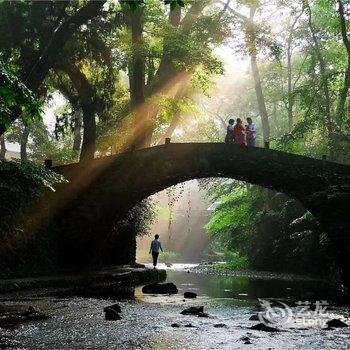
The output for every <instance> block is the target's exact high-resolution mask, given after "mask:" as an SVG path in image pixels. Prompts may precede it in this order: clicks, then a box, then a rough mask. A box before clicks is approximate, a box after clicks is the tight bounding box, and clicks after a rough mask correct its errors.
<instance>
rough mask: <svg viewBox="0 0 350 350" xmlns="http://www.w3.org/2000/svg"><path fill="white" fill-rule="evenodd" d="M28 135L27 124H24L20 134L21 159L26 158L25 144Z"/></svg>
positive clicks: (26, 143)
mask: <svg viewBox="0 0 350 350" xmlns="http://www.w3.org/2000/svg"><path fill="white" fill-rule="evenodd" d="M28 137H29V127H28V126H27V125H25V126H24V129H23V132H22V135H21V145H20V146H21V149H20V151H21V160H27V159H28V154H27V145H28Z"/></svg>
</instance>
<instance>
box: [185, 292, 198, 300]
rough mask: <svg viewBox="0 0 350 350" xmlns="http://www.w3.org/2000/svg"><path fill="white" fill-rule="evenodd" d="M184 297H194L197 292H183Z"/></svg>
mask: <svg viewBox="0 0 350 350" xmlns="http://www.w3.org/2000/svg"><path fill="white" fill-rule="evenodd" d="M184 297H185V298H187V299H195V298H197V294H196V293H193V292H185V293H184Z"/></svg>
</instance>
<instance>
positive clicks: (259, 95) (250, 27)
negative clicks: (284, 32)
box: [246, 8, 270, 143]
mask: <svg viewBox="0 0 350 350" xmlns="http://www.w3.org/2000/svg"><path fill="white" fill-rule="evenodd" d="M255 11H256V9H255V8H251V9H250V17H249V21H248V22H247V23H246V37H247V48H248V51H249V56H250V64H251V69H252V74H253V78H254V87H255V93H256V99H257V102H258V108H259V114H260V117H261V124H262V131H263V142H264V143H265V142H268V141H269V140H270V123H269V116H268V113H267V109H266V104H265V98H264V94H263V90H262V85H261V78H260V71H259V66H258V63H257V57H256V56H257V48H256V33H255V31H256V28H255V23H254V15H255Z"/></svg>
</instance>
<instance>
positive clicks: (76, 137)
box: [73, 107, 82, 152]
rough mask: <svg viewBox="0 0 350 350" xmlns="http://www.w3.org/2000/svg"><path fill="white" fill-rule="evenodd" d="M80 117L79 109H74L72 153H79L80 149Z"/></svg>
mask: <svg viewBox="0 0 350 350" xmlns="http://www.w3.org/2000/svg"><path fill="white" fill-rule="evenodd" d="M81 129H82V116H81V111H80V108H77V107H75V108H74V129H73V151H75V152H79V151H80V147H81Z"/></svg>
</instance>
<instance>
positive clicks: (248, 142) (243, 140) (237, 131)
mask: <svg viewBox="0 0 350 350" xmlns="http://www.w3.org/2000/svg"><path fill="white" fill-rule="evenodd" d="M256 134H257V128H256V125H255V123H253V120H252V118H250V117H248V118H247V124H246V125H245V126H244V125H243V122H242V119H241V118H237V120H236V124H235V120H234V119H230V120H229V121H228V125H227V133H226V137H225V143H235V144H237V145H243V146H250V147H255V146H256Z"/></svg>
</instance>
